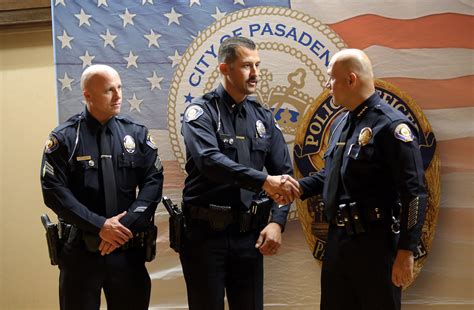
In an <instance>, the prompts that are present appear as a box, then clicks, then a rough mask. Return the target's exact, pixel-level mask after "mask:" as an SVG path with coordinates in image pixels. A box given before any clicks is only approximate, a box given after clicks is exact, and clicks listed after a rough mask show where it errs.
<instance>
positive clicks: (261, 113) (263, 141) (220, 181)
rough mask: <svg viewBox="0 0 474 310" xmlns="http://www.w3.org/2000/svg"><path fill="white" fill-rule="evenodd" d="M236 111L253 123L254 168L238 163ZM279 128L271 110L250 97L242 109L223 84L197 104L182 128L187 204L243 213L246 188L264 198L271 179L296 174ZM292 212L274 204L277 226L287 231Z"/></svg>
mask: <svg viewBox="0 0 474 310" xmlns="http://www.w3.org/2000/svg"><path fill="white" fill-rule="evenodd" d="M239 105H242V106H241V107H239ZM234 109H242V114H243V116H244V118H245V122H246V123H247V124H248V125H247V126H246V128H247V133H246V135H245V140H246V141H248V142H249V143H248V147H249V148H250V162H251V164H250V166H244V165H242V164H239V163H238V162H237V148H236V143H235V141H236V139H237V137H236V134H235V128H234V125H233V117H234V116H233V111H234ZM262 126H263V127H262ZM277 126H278V125H277V124H276V122H275V119H274V118H273V115H272V113H271V111H270V110H268V109H266V108H264V107H262V106H261V105H260V104H259V103H257V102H256V101H254V100H253V99H251V98H249V97H247V98H246V99H245V100H244V101H243V102H241V103H239V104H237V103H236V102H234V100H233V99H232V97H230V95H229V94H227V92H226V91H225V90H224V87H223V86H222V85H220V86H219V87H218V88H217V89H216V90H215V91H213V92H211V93H209V94H206V95H204V96H203V97H200V98H197V99H195V100H193V102H192V103H191V104H190V105H189V107H188V108H187V109H186V112H185V116H184V121H183V127H182V134H183V136H184V142H185V144H186V172H187V173H188V176H187V177H186V181H185V185H184V190H183V201H184V202H185V203H189V204H192V205H197V206H203V207H207V206H209V204H217V205H230V206H233V207H236V208H240V205H241V203H240V196H239V193H240V188H243V189H247V190H250V191H253V192H255V193H259V192H261V190H262V186H263V183H264V182H265V179H266V177H267V175H268V174H270V175H280V174H292V173H293V168H292V165H291V159H290V155H289V152H288V147H287V145H286V143H285V140H284V138H283V134H282V133H281V131H280V129H279V128H278V127H277ZM264 168H266V171H267V172H264V171H263V169H264ZM267 173H268V174H267ZM246 207H249V206H246ZM288 211H289V205H287V206H282V207H278V206H277V205H276V204H274V207H273V208H272V217H271V221H272V222H276V223H279V224H280V225H282V226H283V227H284V225H285V223H286V218H287V215H288Z"/></svg>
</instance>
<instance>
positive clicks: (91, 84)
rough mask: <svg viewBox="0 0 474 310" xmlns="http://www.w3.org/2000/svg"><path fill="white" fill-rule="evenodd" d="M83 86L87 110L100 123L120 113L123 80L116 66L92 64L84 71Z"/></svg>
mask: <svg viewBox="0 0 474 310" xmlns="http://www.w3.org/2000/svg"><path fill="white" fill-rule="evenodd" d="M81 87H82V93H83V95H84V99H85V100H86V106H87V110H88V111H89V113H90V114H91V115H92V116H93V117H94V118H95V119H96V120H98V121H99V122H100V123H102V124H104V123H105V122H107V121H108V120H109V119H110V118H112V117H113V116H115V115H117V114H118V113H120V105H121V103H122V82H121V80H120V76H119V74H118V73H117V71H115V69H114V68H112V67H109V66H106V65H93V66H90V67H89V68H87V69H86V70H84V72H83V73H82V77H81Z"/></svg>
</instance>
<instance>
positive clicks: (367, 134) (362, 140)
mask: <svg viewBox="0 0 474 310" xmlns="http://www.w3.org/2000/svg"><path fill="white" fill-rule="evenodd" d="M371 138H372V129H370V128H369V127H364V128H362V130H361V131H360V133H359V145H361V146H364V145H367V143H369V141H370V139H371Z"/></svg>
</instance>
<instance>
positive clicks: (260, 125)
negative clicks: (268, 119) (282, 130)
mask: <svg viewBox="0 0 474 310" xmlns="http://www.w3.org/2000/svg"><path fill="white" fill-rule="evenodd" d="M255 127H256V128H257V133H258V136H259V137H260V138H265V135H266V134H267V130H266V129H265V125H263V122H262V121H261V120H258V121H257V122H256V123H255Z"/></svg>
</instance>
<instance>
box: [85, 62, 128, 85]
mask: <svg viewBox="0 0 474 310" xmlns="http://www.w3.org/2000/svg"><path fill="white" fill-rule="evenodd" d="M104 75H112V76H119V74H118V72H117V71H116V70H115V69H114V68H112V67H110V66H107V65H92V66H89V67H88V68H87V69H86V70H84V71H83V72H82V76H81V89H82V91H84V90H85V89H87V88H88V86H89V85H90V83H91V80H92V79H93V77H94V76H104Z"/></svg>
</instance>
